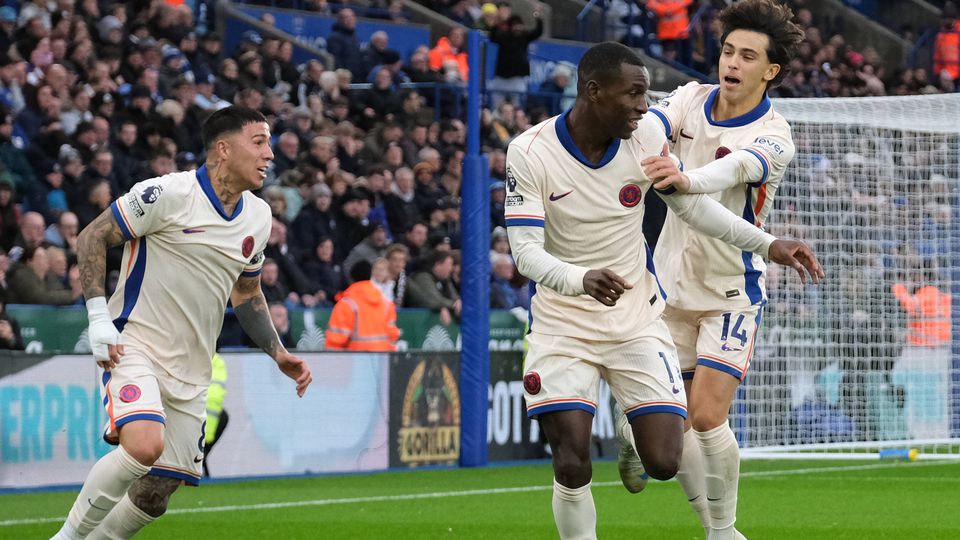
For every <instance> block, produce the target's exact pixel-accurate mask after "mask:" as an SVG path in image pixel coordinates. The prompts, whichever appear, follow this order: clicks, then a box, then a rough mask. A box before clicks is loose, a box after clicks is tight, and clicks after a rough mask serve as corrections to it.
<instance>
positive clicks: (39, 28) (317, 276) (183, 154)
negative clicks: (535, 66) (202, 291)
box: [0, 0, 957, 346]
mask: <svg viewBox="0 0 960 540" xmlns="http://www.w3.org/2000/svg"><path fill="white" fill-rule="evenodd" d="M622 1H623V0H614V1H613V2H612V3H611V7H610V12H612V13H615V14H616V13H619V14H620V15H619V16H618V17H616V18H615V22H617V24H620V25H621V26H620V31H621V34H620V35H618V37H619V38H620V39H622V40H625V41H629V42H631V43H634V44H637V43H636V40H637V39H638V38H642V39H646V41H645V42H641V43H640V45H641V46H647V47H648V48H649V47H651V46H654V45H655V46H656V47H659V49H657V50H656V52H657V53H658V54H661V55H663V56H664V57H667V58H671V59H674V60H676V61H681V62H684V63H688V64H690V65H692V66H694V67H696V68H697V69H700V70H702V71H704V72H705V73H708V74H711V72H712V71H713V70H714V69H715V68H714V66H715V65H716V54H717V50H716V47H715V44H714V43H713V42H714V41H715V38H716V35H717V28H716V18H715V14H716V11H717V10H718V9H720V8H722V7H723V5H724V2H722V1H719V0H718V1H714V2H712V3H711V2H705V3H706V4H707V7H706V9H702V10H701V9H700V8H701V6H702V4H701V3H697V2H691V1H690V0H673V1H670V0H630V1H631V2H633V4H632V5H620V4H618V2H622ZM252 3H258V2H252ZM259 3H261V4H270V5H279V4H280V2H275V1H270V2H259ZM425 3H426V4H427V5H429V6H430V7H432V8H433V9H435V10H437V11H439V12H441V13H443V14H445V15H447V16H448V17H450V18H451V19H453V20H455V21H457V22H460V23H462V24H464V25H465V26H466V27H472V28H479V29H482V30H485V31H487V32H488V33H489V36H490V39H491V41H494V42H495V43H497V44H498V45H499V47H500V49H501V52H502V54H501V55H500V57H498V59H497V61H496V63H495V65H496V70H495V76H496V79H494V80H493V81H490V82H491V83H492V86H491V87H490V89H491V90H492V91H491V98H492V99H491V102H490V104H489V108H485V109H484V110H483V111H482V114H481V123H482V126H481V139H482V148H483V151H484V152H485V153H486V154H487V156H488V158H489V164H490V169H489V178H488V182H489V189H490V193H491V208H490V216H491V224H492V225H491V226H492V231H491V232H492V234H491V237H492V245H491V253H490V255H491V268H492V274H491V305H492V307H494V308H507V309H511V308H515V307H521V308H529V301H530V299H529V293H528V287H527V282H526V279H525V278H523V276H520V275H519V273H518V272H517V271H516V267H515V266H514V265H513V261H512V259H511V257H510V250H509V245H508V243H507V241H506V231H505V229H504V220H503V204H504V197H505V185H504V181H505V180H506V178H505V175H506V170H505V169H506V163H505V162H506V157H505V150H506V147H507V144H508V142H509V141H510V140H511V139H512V137H514V136H515V135H516V134H518V133H521V132H523V131H524V130H526V129H527V128H529V127H530V126H531V125H534V124H536V123H537V122H539V121H541V120H543V119H545V118H547V117H549V116H552V115H555V114H557V113H559V112H561V111H562V110H563V109H564V108H566V107H568V106H569V105H570V103H572V98H573V91H574V88H573V86H574V85H573V84H572V83H573V81H574V76H573V75H574V74H573V72H572V70H571V69H570V67H569V66H566V65H562V64H561V65H558V66H556V68H555V69H554V70H553V71H552V73H550V76H549V77H548V78H547V80H546V81H544V82H543V83H542V84H541V85H539V86H538V87H536V88H535V89H534V90H536V91H534V92H532V93H531V94H530V95H529V96H528V97H525V98H521V97H519V96H517V95H516V94H514V92H517V91H522V90H526V89H528V88H527V84H528V75H529V74H530V66H529V59H528V55H527V49H528V47H529V45H530V43H531V42H533V41H534V40H536V39H538V38H539V37H540V35H541V33H542V31H543V23H542V21H541V17H540V9H541V6H540V5H539V4H535V5H534V6H533V7H534V12H533V18H532V19H531V20H527V21H525V20H524V19H523V18H521V17H519V16H518V15H516V14H514V13H513V11H512V10H511V8H510V5H509V4H508V3H506V2H499V3H483V2H480V1H478V0H460V1H458V2H456V1H444V0H436V1H435V2H434V3H433V4H431V3H429V2H425ZM187 4H189V3H187ZM187 4H185V3H182V2H165V1H161V0H135V1H133V2H112V1H97V0H83V1H70V0H60V1H52V0H31V1H28V2H23V3H22V4H21V5H19V7H18V8H14V7H11V6H10V5H3V6H2V7H0V301H2V304H4V305H5V304H6V303H37V304H51V305H68V304H79V303H82V296H81V291H80V289H79V283H78V276H77V268H76V251H75V250H76V240H77V234H78V231H79V230H81V229H82V228H83V227H84V226H86V224H88V223H89V222H90V221H92V220H93V219H94V218H95V217H96V216H97V215H98V214H99V213H101V212H102V211H104V210H105V209H106V208H107V207H108V206H109V204H110V203H111V201H113V200H114V199H115V198H117V197H118V196H120V195H121V194H122V193H124V192H125V191H127V190H128V189H130V187H131V186H132V185H134V184H135V183H136V182H138V181H141V180H144V179H147V178H150V177H154V176H159V175H163V174H167V173H171V172H174V171H182V170H191V169H193V168H196V167H198V166H199V165H202V164H203V160H204V148H203V144H202V141H201V140H200V137H199V134H200V132H201V130H200V126H201V125H202V123H203V121H204V119H205V118H206V116H207V115H209V114H210V113H211V112H213V111H215V110H217V109H219V108H222V107H226V106H229V105H231V104H237V105H243V106H246V107H250V108H254V109H258V110H260V111H262V112H263V113H264V114H265V115H266V117H267V118H268V121H269V122H270V125H271V128H272V133H273V135H274V140H273V143H274V151H275V154H276V159H275V160H274V162H273V165H272V169H271V170H270V172H269V175H268V178H267V180H266V183H265V187H264V189H263V190H261V192H260V193H259V195H260V196H261V197H263V198H264V200H266V201H267V202H268V203H269V204H270V206H271V208H272V211H273V228H272V232H271V236H270V241H269V246H268V248H267V252H266V256H267V258H268V260H267V263H266V264H265V266H264V272H263V278H262V282H263V289H264V293H265V295H266V296H267V299H268V301H270V302H271V304H272V305H276V304H280V305H283V306H286V307H287V308H294V307H298V306H299V307H308V308H312V307H330V306H333V304H334V302H335V301H336V298H337V297H338V295H339V294H341V293H342V291H344V290H345V289H346V288H347V287H348V286H349V285H350V282H351V279H350V275H351V269H352V268H353V267H354V266H355V265H356V263H358V262H360V261H364V262H365V263H368V264H370V265H371V267H372V277H371V282H372V283H374V284H375V285H376V287H377V288H378V289H380V290H381V291H382V292H383V294H384V295H385V297H386V298H387V299H388V300H390V301H392V302H393V303H394V304H395V305H396V307H398V308H404V307H426V308H429V309H433V310H435V311H436V312H437V313H438V314H439V316H440V317H441V319H442V320H443V321H444V322H448V321H453V320H456V319H458V318H459V316H460V310H461V308H460V302H459V294H458V289H459V274H460V265H459V260H460V258H459V248H460V199H459V195H460V184H461V182H462V168H463V159H464V150H465V139H466V128H465V125H464V123H463V120H462V117H463V116H464V115H465V111H464V110H463V103H461V102H458V99H460V98H459V97H456V96H454V97H453V98H450V97H449V96H448V97H446V98H444V97H442V96H441V95H440V94H439V93H434V92H432V91H423V90H416V89H412V88H402V89H401V88H400V86H399V85H401V84H403V83H407V82H413V83H439V84H446V85H453V86H456V85H462V83H464V82H465V81H466V80H467V78H468V70H467V56H466V51H465V32H464V30H463V28H461V27H454V28H453V29H451V30H450V31H449V32H448V33H447V34H446V35H445V36H443V37H442V38H440V39H439V40H438V41H437V42H436V43H434V44H433V46H432V47H431V46H430V45H429V44H426V43H425V44H423V45H422V46H421V47H419V48H417V49H416V50H415V51H413V52H412V53H411V54H409V55H408V56H407V57H405V58H404V57H402V56H401V54H400V53H399V52H398V51H397V50H395V49H394V48H392V47H391V43H390V36H389V35H388V34H387V33H386V32H376V33H374V34H373V35H372V36H371V37H370V38H369V40H368V42H367V43H361V40H360V39H359V38H358V36H357V33H356V24H357V14H356V13H355V12H354V10H353V9H351V8H350V7H349V6H346V5H343V4H333V5H331V4H329V3H328V2H326V1H325V0H302V1H297V2H289V4H290V5H288V6H287V5H282V6H279V7H294V8H301V9H309V10H312V11H314V12H319V13H325V14H329V15H331V16H333V17H335V24H334V25H333V30H332V32H331V34H330V35H329V36H327V40H326V47H327V51H328V52H329V53H330V54H331V55H332V57H333V58H334V59H335V65H329V66H328V65H325V64H324V62H323V61H321V60H310V61H308V62H306V63H305V64H303V65H297V64H295V63H294V62H293V60H292V58H293V44H292V43H290V42H285V41H282V40H278V39H275V38H273V37H271V36H269V35H264V34H260V33H257V32H254V31H248V32H246V33H244V34H243V35H242V36H241V39H240V44H239V45H238V46H237V47H236V49H234V50H224V45H223V39H222V37H221V36H220V35H219V34H218V33H217V31H216V29H214V28H211V29H210V30H209V31H207V32H205V33H202V34H201V33H198V32H197V29H198V28H199V27H198V26H196V25H195V21H194V13H193V12H192V11H191V9H190V7H189V6H188V5H187ZM792 4H794V8H795V12H796V20H797V22H798V23H799V24H800V25H801V26H803V27H804V29H805V30H806V33H807V38H806V41H805V42H804V44H803V46H802V48H801V54H800V56H799V57H798V58H797V59H796V60H795V61H794V63H793V65H791V71H792V73H791V75H790V76H789V77H788V78H787V79H786V80H785V82H784V84H783V86H782V87H780V88H778V89H777V90H776V91H775V94H776V95H779V96H795V97H812V96H859V95H883V94H910V93H928V92H933V91H940V90H945V91H946V90H952V89H953V88H952V87H951V86H950V85H949V84H948V82H951V81H948V80H947V78H946V77H934V79H936V80H935V81H933V82H930V81H929V80H928V79H930V76H929V74H928V72H927V71H925V70H922V69H918V70H904V71H903V73H902V74H892V73H888V72H887V70H886V68H885V67H884V64H883V62H882V60H881V59H880V58H879V55H878V54H877V53H876V51H875V50H873V49H872V48H869V47H868V48H865V49H863V50H861V51H857V50H855V49H854V48H852V47H850V46H849V45H848V44H847V43H846V42H845V40H844V38H843V37H842V36H840V35H839V34H837V35H831V37H829V38H827V37H826V36H828V35H830V34H829V33H828V32H826V31H825V29H824V28H823V25H818V24H817V21H816V20H815V18H814V17H813V16H812V12H811V11H810V9H809V8H807V7H805V6H804V2H803V1H802V0H794V1H793V2H792ZM372 7H373V9H372V10H371V9H365V10H364V15H365V16H379V17H381V18H383V19H386V20H391V21H393V22H404V21H405V16H404V12H403V10H402V7H401V6H400V5H399V2H396V1H381V2H374V3H373V4H372ZM950 9H951V6H950V5H949V4H948V5H947V6H946V7H945V8H944V13H945V15H946V16H945V19H944V25H943V31H944V32H945V33H946V32H955V31H956V26H957V25H956V18H955V17H954V16H953V15H952V13H953V12H952V11H950ZM617 10H619V11H617ZM697 10H699V11H697ZM695 11H696V12H697V13H698V15H697V16H696V17H695V18H694V20H693V24H691V23H690V16H691V15H692V14H693V13H694V12H695ZM263 22H265V23H266V24H272V16H271V15H269V14H268V15H265V16H264V18H263ZM681 29H682V31H681ZM687 30H689V32H688V31H687ZM885 81H886V82H885ZM355 83H368V84H369V86H367V87H364V88H363V89H358V88H357V86H358V85H357V84H355ZM951 83H952V82H951ZM497 92H500V93H501V94H500V98H499V99H497ZM120 258H121V254H120V253H119V252H118V251H117V250H113V251H111V253H110V256H109V257H108V271H109V276H110V283H109V284H108V285H110V286H111V287H112V286H115V284H116V281H117V279H118V271H119V266H120ZM5 317H6V315H5V310H2V309H0V342H2V341H6V340H7V338H6V337H5V336H6V334H7V330H6V325H5V324H4V323H3V321H4V318H5ZM16 341H17V340H16V339H14V338H13V337H11V340H10V342H11V343H13V342H16ZM0 346H2V345H0Z"/></svg>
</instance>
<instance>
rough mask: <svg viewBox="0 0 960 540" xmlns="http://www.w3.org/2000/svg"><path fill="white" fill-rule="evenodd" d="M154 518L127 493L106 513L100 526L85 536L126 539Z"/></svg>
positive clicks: (112, 539) (88, 537)
mask: <svg viewBox="0 0 960 540" xmlns="http://www.w3.org/2000/svg"><path fill="white" fill-rule="evenodd" d="M155 519H157V518H155V517H153V516H151V515H150V514H148V513H146V512H144V511H143V510H141V509H140V508H138V507H137V505H135V504H133V501H131V500H130V495H129V494H127V495H124V496H123V498H122V499H120V502H118V503H117V505H116V506H114V507H113V510H111V511H110V513H109V514H107V518H106V519H104V520H103V522H102V523H101V524H100V526H99V527H97V528H96V529H94V530H93V532H92V533H90V535H89V536H87V540H107V539H109V540H127V539H128V538H133V535H135V534H137V533H138V532H140V529H142V528H144V527H146V526H147V525H149V524H150V523H152V522H153V520H155Z"/></svg>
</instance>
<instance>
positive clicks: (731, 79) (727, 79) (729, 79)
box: [723, 75, 740, 86]
mask: <svg viewBox="0 0 960 540" xmlns="http://www.w3.org/2000/svg"><path fill="white" fill-rule="evenodd" d="M723 82H725V83H727V84H729V85H731V86H732V85H735V84H740V79H738V78H736V77H731V76H729V75H727V76H726V77H724V78H723Z"/></svg>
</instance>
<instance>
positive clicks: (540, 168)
mask: <svg viewBox="0 0 960 540" xmlns="http://www.w3.org/2000/svg"><path fill="white" fill-rule="evenodd" d="M578 74H579V82H578V89H577V90H578V96H577V100H576V102H575V104H574V106H573V108H572V109H571V110H569V111H567V112H566V113H564V114H562V115H560V116H557V117H554V118H551V119H549V120H546V121H544V122H542V123H540V124H538V125H536V126H534V127H532V128H530V129H529V130H527V131H526V132H524V133H523V134H521V135H519V136H518V137H517V138H516V139H515V140H514V141H513V142H511V144H510V147H509V150H508V152H507V195H508V196H507V200H506V203H505V217H506V222H507V227H508V228H507V230H508V234H509V237H510V245H511V249H512V250H513V254H514V256H515V258H516V261H517V266H518V268H519V270H520V272H521V273H522V274H524V275H525V276H527V277H529V278H530V279H531V280H533V281H535V282H536V294H535V296H534V297H533V300H532V309H531V314H532V322H531V324H530V334H529V336H528V341H529V347H530V348H529V352H528V354H527V357H526V363H525V366H524V378H523V382H524V396H525V399H526V404H527V412H528V415H530V416H531V417H536V418H537V419H538V420H539V422H540V426H541V429H542V430H543V432H544V434H545V435H546V438H547V441H548V442H549V443H550V446H551V449H552V455H553V469H554V491H553V513H554V519H555V521H556V525H557V529H558V531H559V533H560V537H561V538H563V539H588V538H595V537H596V510H595V508H594V504H593V498H592V495H591V493H590V480H591V464H590V438H591V437H590V436H591V427H592V422H593V415H594V413H595V411H596V407H597V399H598V396H597V392H598V385H599V380H600V377H603V378H604V379H605V380H606V381H607V382H608V383H609V385H610V388H611V391H612V393H613V395H614V396H615V397H616V399H617V401H618V403H620V404H621V405H622V407H623V410H624V411H625V413H626V417H627V418H628V419H629V422H630V425H631V426H632V430H633V434H634V435H635V438H636V440H637V441H639V446H638V449H637V450H638V451H639V455H640V457H641V458H642V459H643V464H644V465H645V466H646V470H647V472H648V473H649V475H650V476H652V477H654V478H657V479H661V480H666V479H669V478H671V477H673V476H674V474H675V473H676V471H677V467H678V464H679V461H680V454H681V444H682V438H683V420H684V418H686V415H687V412H686V398H685V394H684V392H683V388H682V379H681V374H680V369H679V364H678V362H677V356H676V352H675V349H674V346H673V342H672V341H671V338H670V333H669V330H668V329H667V327H666V325H665V324H664V323H663V321H662V320H661V318H660V313H661V311H662V310H663V308H664V305H665V302H664V300H665V295H664V292H663V290H662V288H661V287H660V285H659V283H658V281H657V274H656V270H655V268H654V265H653V261H651V259H650V256H649V254H648V253H649V252H648V250H647V249H646V246H645V245H644V243H643V236H642V234H641V222H642V220H643V204H642V198H643V197H645V196H649V195H650V193H649V191H650V189H651V180H650V178H649V177H648V176H647V175H645V174H644V172H643V170H642V167H641V162H642V161H643V160H644V159H645V158H647V157H651V156H658V155H660V154H661V153H662V152H665V148H666V137H665V135H664V132H663V129H662V127H660V125H659V122H660V121H659V119H657V118H656V117H654V116H651V115H645V113H646V112H647V105H646V100H645V94H646V91H647V87H648V84H649V80H648V76H647V73H646V69H645V68H644V67H643V62H642V61H641V59H640V58H639V57H638V56H637V55H636V53H634V52H633V51H632V50H630V49H629V48H627V47H625V46H623V45H620V44H618V43H612V42H607V43H601V44H598V45H595V46H593V47H591V48H590V49H589V50H587V52H586V53H585V54H584V56H583V59H582V60H581V61H580V65H579V66H578ZM664 199H665V200H666V202H667V204H668V205H669V206H670V208H671V209H672V210H673V211H674V212H676V213H677V215H679V216H681V217H682V218H683V219H684V220H686V221H687V222H688V223H690V224H691V225H692V226H693V227H695V228H697V229H698V230H700V231H702V232H704V233H705V234H708V235H711V236H715V237H717V238H720V239H721V240H723V241H725V242H730V243H732V244H733V245H736V246H738V248H739V249H745V250H749V251H751V252H756V253H760V254H761V255H763V256H767V255H768V256H769V257H770V258H771V259H772V260H774V261H776V262H779V263H781V264H788V265H790V266H792V267H795V268H797V267H799V268H800V269H803V268H804V267H805V268H806V269H807V270H808V271H809V272H810V274H811V275H812V276H814V279H817V278H818V277H819V276H820V275H822V270H821V269H820V266H819V263H818V262H817V260H816V257H815V256H814V255H813V253H812V252H811V251H810V250H809V248H807V247H806V246H805V245H804V244H803V243H801V242H789V241H783V240H776V239H774V238H773V237H772V236H770V235H768V234H766V233H765V232H763V231H762V230H760V229H759V228H757V227H755V226H754V225H752V224H750V223H748V222H746V221H744V220H743V219H741V218H740V217H739V215H735V214H733V213H731V212H730V211H729V210H727V209H725V208H724V207H723V206H722V205H721V204H720V203H719V202H717V201H715V200H713V199H711V198H709V197H707V196H705V195H702V194H701V195H685V194H680V193H675V194H672V195H665V196H664Z"/></svg>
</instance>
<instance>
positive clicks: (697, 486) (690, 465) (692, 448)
mask: <svg viewBox="0 0 960 540" xmlns="http://www.w3.org/2000/svg"><path fill="white" fill-rule="evenodd" d="M677 481H678V482H680V486H681V487H683V492H684V493H686V494H687V501H689V502H690V507H691V508H693V511H694V512H696V513H697V517H698V518H700V524H701V525H703V528H704V529H708V528H710V511H709V510H708V508H707V480H706V476H705V473H704V471H703V452H702V451H701V450H700V441H699V440H697V435H696V434H695V433H694V432H693V430H692V429H688V430H687V431H686V432H685V433H684V434H683V454H682V455H681V456H680V469H679V470H678V471H677Z"/></svg>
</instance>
